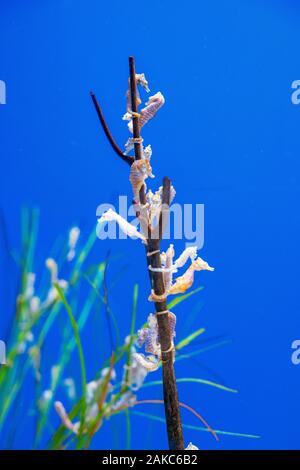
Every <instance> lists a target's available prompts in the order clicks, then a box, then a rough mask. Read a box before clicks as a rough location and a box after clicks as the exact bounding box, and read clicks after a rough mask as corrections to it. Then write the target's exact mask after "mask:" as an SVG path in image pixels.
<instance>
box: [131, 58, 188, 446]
mask: <svg viewBox="0 0 300 470" xmlns="http://www.w3.org/2000/svg"><path fill="white" fill-rule="evenodd" d="M129 71H130V93H131V110H132V112H133V115H132V124H133V137H134V139H137V140H138V139H140V127H139V118H138V114H137V113H138V104H137V84H136V75H135V64H134V58H133V57H129ZM142 151H143V150H142V144H141V143H138V142H135V144H134V153H135V159H136V160H140V159H141V158H143V154H142ZM170 188H171V182H170V180H169V178H167V177H165V178H164V180H163V192H162V211H161V214H160V222H159V233H157V231H153V233H150V228H149V227H148V233H149V239H148V245H147V248H146V252H147V254H148V256H147V264H148V266H149V265H151V266H152V267H153V268H161V260H160V238H161V236H162V230H163V225H164V219H165V214H166V211H168V210H169V203H170ZM140 202H141V204H142V205H144V204H145V203H146V197H145V186H144V185H143V187H142V189H141V190H140ZM155 232H156V233H155ZM158 235H159V236H158ZM152 252H153V253H154V254H153V255H151V256H149V254H150V253H152ZM150 279H151V287H152V289H153V291H154V293H155V294H156V295H158V296H163V295H164V293H165V286H164V280H163V274H162V272H157V271H152V272H151V276H150ZM155 308H156V312H165V314H162V315H157V324H158V333H159V338H160V345H161V351H162V374H163V393H164V404H165V415H166V423H167V433H168V441H169V448H170V449H171V450H175V449H178V450H183V449H184V442H183V435H182V425H181V417H180V409H179V400H178V392H177V385H176V377H175V371H174V364H173V354H174V351H172V338H171V333H170V326H169V317H168V313H167V304H166V301H164V302H157V303H155ZM164 351H168V352H164Z"/></svg>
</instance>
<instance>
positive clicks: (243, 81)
mask: <svg viewBox="0 0 300 470" xmlns="http://www.w3.org/2000/svg"><path fill="white" fill-rule="evenodd" d="M0 5H1V14H0V44H1V61H0V62H1V63H0V79H1V80H4V81H5V82H6V84H7V104H6V105H5V106H1V107H0V120H1V121H0V122H1V126H0V136H1V150H0V152H1V176H0V178H1V180H0V197H1V210H2V212H3V214H4V219H5V222H6V226H7V230H8V239H9V244H10V246H12V247H18V246H19V243H20V208H21V206H22V205H27V206H30V207H32V206H38V207H39V209H40V212H41V217H40V232H39V241H38V257H37V265H36V271H37V272H39V271H40V270H41V269H42V268H43V263H44V259H45V258H46V257H47V256H48V255H49V252H50V249H51V246H52V244H53V241H54V240H55V239H56V238H57V236H58V235H61V234H63V233H66V232H67V230H68V229H69V228H70V227H71V226H72V225H73V224H74V223H75V224H79V225H80V227H81V228H82V233H83V237H86V236H87V234H88V233H89V231H90V230H91V229H92V227H93V224H94V223H95V221H96V217H95V211H96V207H97V206H98V204H100V203H102V202H112V203H114V204H116V202H117V197H118V194H119V193H121V194H128V193H129V191H130V187H129V182H128V179H127V177H128V169H127V167H126V166H125V165H124V164H123V163H122V162H120V161H118V159H117V157H116V155H115V154H114V153H113V152H112V151H111V149H110V147H109V145H108V143H107V142H106V140H105V138H104V136H103V134H102V132H101V131H100V129H99V123H98V121H97V118H96V115H95V111H94V109H93V106H92V104H91V101H90V97H89V91H90V90H91V89H92V90H94V91H95V92H96V94H97V96H98V98H99V99H100V100H101V103H102V106H103V109H104V112H105V115H106V118H107V121H108V122H109V123H110V126H111V128H112V130H113V133H114V135H115V137H116V139H117V141H118V142H120V144H123V143H124V142H125V141H126V139H127V131H126V125H125V124H124V123H123V122H122V121H121V119H120V118H121V116H122V114H123V112H124V106H125V99H124V94H125V90H126V86H127V76H128V62H127V60H128V56H129V55H131V54H132V55H134V56H135V57H136V63H137V69H138V71H143V72H145V73H146V75H147V77H148V79H149V81H150V85H151V89H152V90H153V91H156V90H161V91H162V92H163V93H164V95H165V98H166V104H165V107H164V108H163V109H162V110H161V111H160V113H159V117H157V119H155V120H153V121H152V122H151V124H149V125H148V126H147V128H145V131H144V138H145V142H147V143H151V144H152V147H153V161H152V163H153V167H154V173H155V174H156V176H157V178H158V179H157V180H156V181H155V183H157V184H160V183H159V182H160V179H161V178H162V177H163V176H164V175H165V174H168V175H169V176H170V177H171V178H172V181H173V182H174V186H175V187H176V190H177V202H181V203H193V204H196V203H204V204H205V244H204V248H203V250H202V251H201V253H200V254H201V256H202V257H203V258H205V259H207V260H208V261H209V263H210V264H211V265H212V266H215V268H216V270H215V272H214V273H203V274H201V276H197V278H196V285H200V284H201V285H204V286H205V289H204V291H203V292H201V293H200V294H198V297H197V299H195V298H194V299H192V300H190V301H189V302H187V303H186V304H185V305H183V306H182V307H178V309H177V317H178V338H182V337H183V336H184V335H186V334H188V333H189V332H191V331H193V330H194V329H196V328H199V327H201V326H204V327H205V328H206V329H207V332H206V338H214V337H219V336H220V337H222V338H223V337H225V338H229V339H230V340H231V342H230V344H228V345H226V346H224V347H223V348H221V349H216V350H212V351H209V352H206V353H205V354H202V355H201V356H199V357H198V358H197V359H195V360H192V359H191V360H190V361H188V362H184V361H182V362H178V364H177V366H176V370H177V374H178V376H179V377H186V376H190V377H192V376H194V377H201V378H206V379H210V380H217V381H219V382H222V383H224V384H226V385H228V386H232V387H235V388H237V389H238V390H239V394H238V395H232V394H226V393H225V392H222V391H219V390H215V389H211V388H209V387H205V386H202V385H199V384H180V385H179V393H180V398H181V400H182V401H183V402H185V403H188V404H190V405H191V406H193V407H194V408H195V409H196V410H198V411H199V412H201V413H202V414H203V415H204V417H205V418H206V419H207V421H208V422H209V423H210V424H211V425H212V426H213V427H214V428H217V429H224V430H228V431H236V432H244V433H245V432H246V433H253V434H258V435H260V436H261V438H260V439H259V440H251V439H242V438H236V437H225V436H224V437H222V438H221V441H220V443H215V442H214V440H213V439H212V437H211V436H209V435H208V434H205V433H199V432H197V431H193V430H186V431H185V439H186V441H187V442H188V441H193V442H194V443H195V444H197V445H199V447H200V448H207V449H245V448H247V449H260V448H268V449H276V448H298V449H299V436H298V434H299V433H298V432H297V431H298V428H299V419H300V407H299V377H300V366H298V367H297V366H294V365H292V363H291V359H290V357H291V343H292V341H293V340H294V339H299V336H300V315H299V312H300V297H299V292H300V290H299V265H300V257H299V229H300V216H299V207H298V203H299V195H300V185H299V181H300V180H299V177H300V164H299V155H300V153H299V123H300V106H295V105H293V104H292V103H291V99H290V97H291V83H292V81H293V80H296V79H299V78H300V77H299V74H300V72H299V40H300V29H299V25H300V8H299V4H298V2H296V1H291V0H290V1H288V0H282V1H279V0H278V1H275V0H274V1H266V0H265V1H263V0H259V1H258V0H251V1H250V0H244V1H243V2H241V1H238V0H229V1H227V2H223V1H221V0H213V1H210V2H201V1H196V0H192V1H188V2H174V1H170V0H166V1H158V0H152V1H151V2H141V1H139V2H138V1H135V0H133V1H131V2H125V1H115V0H112V1H110V2H104V1H96V0H88V1H79V0H76V1H70V0H61V1H58V0H51V1H50V0H43V1H42V2H38V1H33V0H27V1H26V2H25V1H21V0H19V1H17V0H11V1H3V0H1V2H0ZM153 187H154V185H153ZM183 247H184V242H183V241H178V242H177V243H176V248H177V252H180V250H181V249H182V248H183ZM108 249H111V251H112V253H113V254H118V255H121V257H120V261H118V263H116V264H114V263H113V262H112V263H111V264H112V266H111V271H110V275H111V277H112V278H113V276H114V274H115V273H116V272H117V270H118V269H119V268H122V269H123V268H124V270H125V271H124V275H123V276H121V278H120V280H119V281H118V283H117V284H116V285H115V287H114V289H113V290H112V292H111V303H112V308H113V310H114V311H115V312H116V314H117V316H118V322H119V324H120V327H121V330H122V335H123V336H125V334H126V333H127V332H128V330H129V325H130V309H131V303H132V289H133V285H134V283H135V282H139V284H140V298H139V304H138V323H140V324H141V323H143V322H144V320H145V317H146V315H147V314H148V313H149V312H150V311H151V307H149V303H148V302H147V300H146V297H147V295H148V279H147V274H146V270H145V260H144V250H143V247H142V245H140V244H139V243H138V242H136V241H127V242H126V241H105V242H101V241H98V242H97V244H96V247H95V249H94V251H93V254H92V259H93V261H95V262H96V261H101V260H103V259H104V257H105V255H106V253H107V250H108ZM15 288H16V276H15V268H14V267H13V265H12V263H11V262H10V261H9V260H8V257H7V253H6V251H5V245H4V243H3V242H2V251H1V283H0V293H1V314H0V338H1V339H5V337H6V334H7V328H8V324H9V319H10V317H11V314H12V310H13V301H14V293H15ZM193 309H195V312H196V314H194V315H193V317H192V318H193V320H192V321H188V322H187V321H186V318H187V315H188V313H190V311H192V310H193ZM103 314H104V313H103V312H102V315H103ZM103 325H104V324H103ZM104 331H105V330H104V326H103V329H101V328H99V331H97V330H95V329H92V328H90V329H89V330H88V331H86V332H85V338H84V345H85V348H86V352H87V356H88V364H89V366H88V376H89V379H92V377H93V374H94V372H95V371H96V369H97V367H100V366H101V363H102V360H103V357H104V353H103V350H104V349H105V348H108V344H107V335H106V333H104ZM97 342H99V343H101V348H100V347H99V349H101V351H102V357H101V354H100V353H99V358H98V357H95V355H92V353H91V350H92V348H91V347H90V344H91V343H93V344H97ZM55 352H56V343H55V340H54V339H53V345H52V347H51V344H50V345H48V350H47V361H48V363H49V367H50V365H51V364H52V363H53V362H52V358H53V359H54V360H55V358H56V354H55ZM72 367H73V369H71V370H69V372H70V373H74V375H75V376H76V377H77V376H78V375H77V374H78V361H77V356H76V353H75V354H74V360H73V362H72ZM45 373H46V374H47V371H45ZM48 373H49V371H48ZM158 376H159V374H157V375H156V378H158ZM141 396H142V397H144V398H161V390H160V389H159V388H148V389H145V390H144V391H142V392H141ZM21 409H22V413H21V415H22V418H23V419H22V420H21V422H20V424H19V426H17V429H16V432H15V436H14V439H13V446H14V447H16V448H27V447H28V446H29V443H30V442H31V437H32V432H33V420H34V418H33V417H32V416H31V415H30V409H28V407H27V404H26V400H23V401H22V403H21ZM139 411H143V412H147V413H152V414H156V415H158V416H163V411H162V407H161V406H159V405H153V406H151V405H145V406H144V407H142V406H140V407H139ZM182 415H183V421H184V422H185V423H186V424H191V425H201V423H199V422H198V421H197V420H196V418H195V417H193V416H191V415H190V414H189V413H188V412H186V411H183V412H182ZM52 420H53V422H54V423H55V424H58V419H57V418H56V417H55V416H54V415H53V416H52ZM116 424H117V428H118V429H119V431H120V433H119V435H118V436H117V437H116V427H115V425H116ZM132 427H133V431H132V447H133V448H166V445H167V443H166V436H165V430H164V426H163V424H161V423H155V422H152V421H148V420H147V421H145V420H144V419H143V418H141V417H134V418H133V419H132ZM114 435H115V438H113V436H114ZM6 439H7V436H5V434H4V433H2V435H1V436H0V443H1V446H4V445H5V443H6V442H7V441H6ZM124 445H125V419H124V416H120V417H118V418H114V420H112V421H111V422H110V423H106V424H105V426H104V427H103V429H102V430H100V432H99V434H98V435H97V437H96V439H95V441H94V447H95V448H111V447H112V446H115V447H120V448H124Z"/></svg>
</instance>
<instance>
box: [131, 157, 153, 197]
mask: <svg viewBox="0 0 300 470" xmlns="http://www.w3.org/2000/svg"><path fill="white" fill-rule="evenodd" d="M148 177H150V178H154V175H153V174H152V168H151V165H150V162H149V160H145V159H142V160H135V161H134V162H133V164H132V165H131V168H130V175H129V181H130V183H131V186H132V191H133V196H134V200H135V202H139V200H140V199H139V192H140V189H141V187H142V186H143V184H144V183H145V180H146V179H147V178H148Z"/></svg>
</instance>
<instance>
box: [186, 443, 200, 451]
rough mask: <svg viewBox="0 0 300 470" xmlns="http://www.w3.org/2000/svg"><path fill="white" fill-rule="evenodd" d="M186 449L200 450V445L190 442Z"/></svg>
mask: <svg viewBox="0 0 300 470" xmlns="http://www.w3.org/2000/svg"><path fill="white" fill-rule="evenodd" d="M185 450H199V447H196V446H194V444H192V442H190V443H189V445H188V446H187V447H186V448H185Z"/></svg>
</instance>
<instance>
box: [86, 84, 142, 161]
mask: <svg viewBox="0 0 300 470" xmlns="http://www.w3.org/2000/svg"><path fill="white" fill-rule="evenodd" d="M90 95H91V98H92V101H93V103H94V106H95V109H96V112H97V114H98V118H99V121H100V124H101V126H102V128H103V130H104V133H105V135H106V137H107V139H108V141H109V143H110V145H111V146H112V148H113V149H114V151H115V152H116V154H117V155H119V157H121V158H122V160H124V162H126V163H128V164H129V165H132V163H133V162H134V158H133V157H130V156H129V155H126V154H125V153H123V152H122V150H121V149H120V147H119V146H118V144H117V143H116V141H115V140H114V138H113V136H112V134H111V132H110V130H109V127H108V125H107V124H106V121H105V119H104V116H103V113H102V109H101V107H100V104H99V103H98V101H97V98H96V96H95V94H94V93H93V92H91V93H90Z"/></svg>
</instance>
